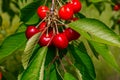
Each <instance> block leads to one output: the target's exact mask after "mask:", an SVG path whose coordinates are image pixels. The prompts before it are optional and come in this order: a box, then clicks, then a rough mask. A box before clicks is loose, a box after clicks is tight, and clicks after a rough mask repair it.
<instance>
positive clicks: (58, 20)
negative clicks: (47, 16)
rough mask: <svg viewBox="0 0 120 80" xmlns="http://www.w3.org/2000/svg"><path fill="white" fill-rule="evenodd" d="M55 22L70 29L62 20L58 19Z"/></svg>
mask: <svg viewBox="0 0 120 80" xmlns="http://www.w3.org/2000/svg"><path fill="white" fill-rule="evenodd" d="M55 20H56V21H57V22H59V23H61V24H62V25H64V26H66V27H68V25H66V24H65V23H64V22H62V21H60V20H58V19H55Z"/></svg>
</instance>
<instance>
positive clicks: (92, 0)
mask: <svg viewBox="0 0 120 80" xmlns="http://www.w3.org/2000/svg"><path fill="white" fill-rule="evenodd" d="M101 1H103V0H91V2H93V3H96V2H101Z"/></svg>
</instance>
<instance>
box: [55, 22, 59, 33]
mask: <svg viewBox="0 0 120 80" xmlns="http://www.w3.org/2000/svg"><path fill="white" fill-rule="evenodd" d="M54 23H55V28H56V32H57V34H59V31H58V26H57V23H56V21H54Z"/></svg>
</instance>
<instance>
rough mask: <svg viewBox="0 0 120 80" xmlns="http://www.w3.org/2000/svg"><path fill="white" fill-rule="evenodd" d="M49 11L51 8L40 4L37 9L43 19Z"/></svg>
mask: <svg viewBox="0 0 120 80" xmlns="http://www.w3.org/2000/svg"><path fill="white" fill-rule="evenodd" d="M48 11H49V8H48V7H47V6H40V7H38V9H37V14H38V16H39V17H40V18H41V19H44V18H45V17H46V15H47V12H48Z"/></svg>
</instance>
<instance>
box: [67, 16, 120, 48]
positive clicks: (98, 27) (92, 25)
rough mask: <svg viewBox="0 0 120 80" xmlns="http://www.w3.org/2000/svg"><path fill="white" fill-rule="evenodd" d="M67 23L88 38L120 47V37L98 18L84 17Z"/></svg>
mask: <svg viewBox="0 0 120 80" xmlns="http://www.w3.org/2000/svg"><path fill="white" fill-rule="evenodd" d="M68 25H69V26H70V27H71V28H72V29H74V30H76V31H77V32H79V33H81V35H83V36H84V37H86V38H87V39H89V40H93V41H96V42H100V43H104V44H108V45H113V46H118V47H120V37H119V36H118V35H117V34H116V33H114V32H113V31H112V30H111V29H110V28H108V27H107V26H106V25H105V24H104V23H102V22H100V21H98V20H95V19H90V18H84V19H80V20H78V21H75V22H73V23H70V24H68ZM85 33H88V34H89V35H88V34H85Z"/></svg>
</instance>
